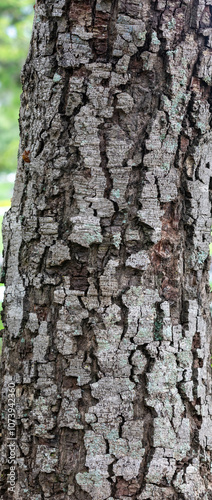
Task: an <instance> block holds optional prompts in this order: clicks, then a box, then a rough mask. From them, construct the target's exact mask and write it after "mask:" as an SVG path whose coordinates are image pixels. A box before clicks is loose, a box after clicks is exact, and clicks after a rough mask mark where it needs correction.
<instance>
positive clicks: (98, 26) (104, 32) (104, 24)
mask: <svg viewBox="0 0 212 500" xmlns="http://www.w3.org/2000/svg"><path fill="white" fill-rule="evenodd" d="M109 21H110V15H109V14H107V13H105V12H96V15H95V20H94V26H93V35H94V49H95V51H96V53H97V55H99V56H103V55H106V54H107V50H108V25H109Z"/></svg>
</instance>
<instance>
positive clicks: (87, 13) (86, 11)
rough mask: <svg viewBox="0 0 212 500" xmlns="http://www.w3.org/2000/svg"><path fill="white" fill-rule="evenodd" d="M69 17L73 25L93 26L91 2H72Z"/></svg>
mask: <svg viewBox="0 0 212 500" xmlns="http://www.w3.org/2000/svg"><path fill="white" fill-rule="evenodd" d="M69 19H70V22H71V23H73V25H79V24H80V25H81V26H91V24H92V9H91V5H90V3H89V2H71V5H70V10H69Z"/></svg>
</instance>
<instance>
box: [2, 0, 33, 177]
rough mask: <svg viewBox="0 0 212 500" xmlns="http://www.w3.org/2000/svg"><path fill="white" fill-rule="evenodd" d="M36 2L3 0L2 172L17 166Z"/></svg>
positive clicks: (13, 169) (10, 170)
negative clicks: (24, 70) (24, 73)
mask: <svg viewBox="0 0 212 500" xmlns="http://www.w3.org/2000/svg"><path fill="white" fill-rule="evenodd" d="M33 4H34V1H32V0H7V1H6V0H1V1H0V107H1V112H0V172H14V171H15V170H16V167H17V151H18V143H19V132H18V113H19V107H20V94H21V84H20V72H21V68H22V66H23V63H24V61H25V59H26V56H27V52H28V48H29V42H30V37H31V31H32V20H33Z"/></svg>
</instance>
